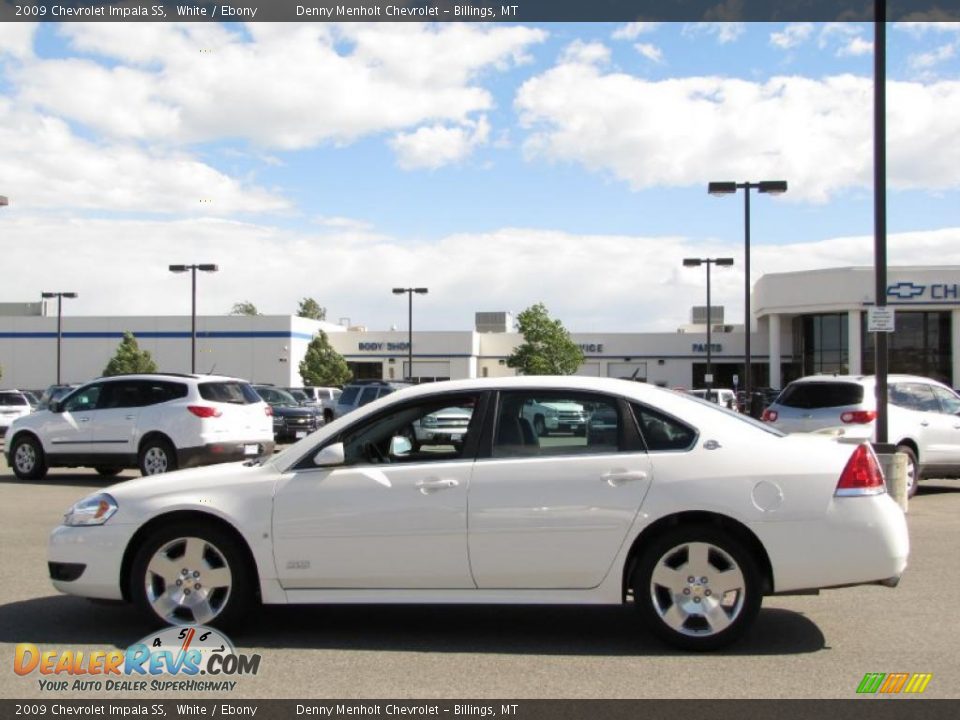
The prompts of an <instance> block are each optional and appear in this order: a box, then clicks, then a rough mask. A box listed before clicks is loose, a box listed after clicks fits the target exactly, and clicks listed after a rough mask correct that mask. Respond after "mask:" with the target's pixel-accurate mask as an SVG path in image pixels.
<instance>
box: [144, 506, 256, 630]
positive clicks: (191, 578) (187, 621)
mask: <svg viewBox="0 0 960 720" xmlns="http://www.w3.org/2000/svg"><path fill="white" fill-rule="evenodd" d="M188 543H197V544H199V547H201V548H202V549H203V552H202V553H198V556H199V557H201V558H202V560H201V561H199V562H194V561H192V560H191V559H189V558H187V557H186V553H187V552H189V551H188V547H191V546H190V545H188ZM238 546H239V543H238V541H237V539H236V537H234V536H233V535H232V534H231V533H228V532H225V531H224V530H222V529H220V528H218V527H215V526H213V527H211V526H205V525H204V524H201V523H196V522H185V523H176V524H172V525H169V526H167V527H164V528H159V529H157V530H156V531H155V532H154V533H152V534H151V535H150V536H149V537H148V538H147V540H146V541H145V542H144V543H143V544H142V546H141V547H140V549H139V550H138V551H137V554H136V555H135V556H134V559H133V564H132V565H131V571H130V587H129V590H130V597H131V598H132V599H133V602H134V604H135V605H136V607H137V609H138V610H139V611H140V612H141V613H142V614H143V615H144V616H145V617H146V618H148V620H149V621H150V622H151V623H152V624H153V625H158V624H161V623H166V624H168V625H194V624H199V625H213V626H215V627H218V628H221V629H228V628H231V627H235V626H236V625H237V624H238V623H239V622H240V621H241V620H242V619H243V617H244V616H245V615H246V614H247V613H248V612H249V611H250V609H251V608H252V607H253V605H254V603H255V600H256V597H255V587H256V585H255V583H254V580H253V578H252V577H251V575H250V568H249V567H248V565H247V562H246V559H245V557H244V555H243V553H242V551H241V550H240V549H239V547H238ZM192 547H194V548H196V547H198V545H193V546H192ZM155 555H156V556H157V557H159V558H166V559H173V560H174V562H175V563H176V565H175V567H176V566H179V565H181V564H182V565H184V569H186V570H188V571H189V572H188V575H187V576H183V575H177V578H176V579H177V580H179V581H181V582H183V583H184V584H183V585H180V586H174V585H173V583H172V582H170V579H169V578H167V579H165V578H164V577H162V576H161V575H160V574H158V573H157V572H154V571H153V570H151V569H150V563H151V560H153V559H154V556H155ZM194 565H197V567H193V566H194ZM157 567H158V568H162V567H164V564H158V565H157ZM224 568H225V569H226V570H227V574H228V575H229V584H228V585H227V586H226V587H224V586H219V585H218V586H217V587H206V588H204V587H203V584H204V580H205V579H206V578H207V577H210V578H213V577H214V576H213V575H211V573H215V572H217V573H220V576H222V575H223V569H224ZM194 573H197V575H196V576H195V575H194ZM213 582H217V580H213ZM185 585H193V587H192V588H191V587H185ZM198 586H199V587H198ZM168 589H169V593H168ZM176 598H179V600H177V599H176ZM165 601H166V603H167V604H166V605H164V604H163V603H164V602H165ZM155 603H158V604H157V605H155ZM204 603H206V605H204ZM159 607H165V608H167V609H169V612H168V613H167V614H161V612H160V611H159V609H157V608H159ZM196 608H209V609H210V612H212V613H213V614H212V616H208V615H207V614H204V613H203V612H201V613H200V614H195V613H196V612H197V611H196Z"/></svg>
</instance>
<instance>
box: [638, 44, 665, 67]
mask: <svg viewBox="0 0 960 720" xmlns="http://www.w3.org/2000/svg"><path fill="white" fill-rule="evenodd" d="M633 49H634V50H636V51H637V52H638V53H640V54H641V55H643V56H644V57H645V58H646V59H647V60H650V61H651V62H655V63H662V62H663V51H662V50H660V48H658V47H657V46H656V45H654V44H652V43H635V44H634V46H633Z"/></svg>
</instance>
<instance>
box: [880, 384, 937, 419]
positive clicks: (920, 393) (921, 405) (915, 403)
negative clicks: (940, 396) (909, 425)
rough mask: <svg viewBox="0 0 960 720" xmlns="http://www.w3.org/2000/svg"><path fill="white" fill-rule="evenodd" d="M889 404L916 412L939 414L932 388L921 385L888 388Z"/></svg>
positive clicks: (901, 385) (898, 385) (900, 385)
mask: <svg viewBox="0 0 960 720" xmlns="http://www.w3.org/2000/svg"><path fill="white" fill-rule="evenodd" d="M890 402H891V403H893V404H894V405H896V406H897V407H902V408H907V409H908V410H916V411H917V412H935V413H938V412H940V403H938V402H937V398H936V397H934V394H933V388H931V387H930V386H929V385H924V384H923V383H897V384H896V385H892V386H891V387H890Z"/></svg>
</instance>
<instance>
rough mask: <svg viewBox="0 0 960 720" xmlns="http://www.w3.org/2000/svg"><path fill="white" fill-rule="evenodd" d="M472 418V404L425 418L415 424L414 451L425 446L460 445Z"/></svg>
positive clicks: (446, 409)
mask: <svg viewBox="0 0 960 720" xmlns="http://www.w3.org/2000/svg"><path fill="white" fill-rule="evenodd" d="M472 417H473V405H472V404H470V405H466V406H460V405H453V406H451V407H445V408H442V409H440V410H437V411H436V412H432V413H430V414H429V415H425V416H423V417H422V418H420V419H419V420H417V421H415V422H414V423H413V447H414V449H415V450H418V449H420V448H421V447H422V446H424V445H451V446H456V445H460V444H461V443H463V437H464V435H466V433H467V427H468V426H469V425H470V418H472Z"/></svg>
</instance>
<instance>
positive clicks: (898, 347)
mask: <svg viewBox="0 0 960 720" xmlns="http://www.w3.org/2000/svg"><path fill="white" fill-rule="evenodd" d="M895 326H896V332H894V333H891V335H890V338H889V340H888V344H887V347H888V348H889V353H888V357H889V360H888V362H889V365H890V372H892V373H905V374H909V375H921V376H923V377H928V378H933V379H934V380H939V381H940V382H943V383H946V384H947V385H950V384H951V378H952V374H953V373H952V368H951V357H952V353H951V347H950V311H934V312H907V311H904V310H900V309H899V308H898V309H897V311H896V321H895ZM860 327H861V332H862V334H863V346H862V347H863V359H862V361H863V372H864V373H866V374H868V375H869V374H872V373H873V372H874V369H875V367H876V366H875V357H874V354H875V349H874V337H873V335H874V334H873V333H870V332H867V314H866V313H863V314H862V321H861V326H860Z"/></svg>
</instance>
